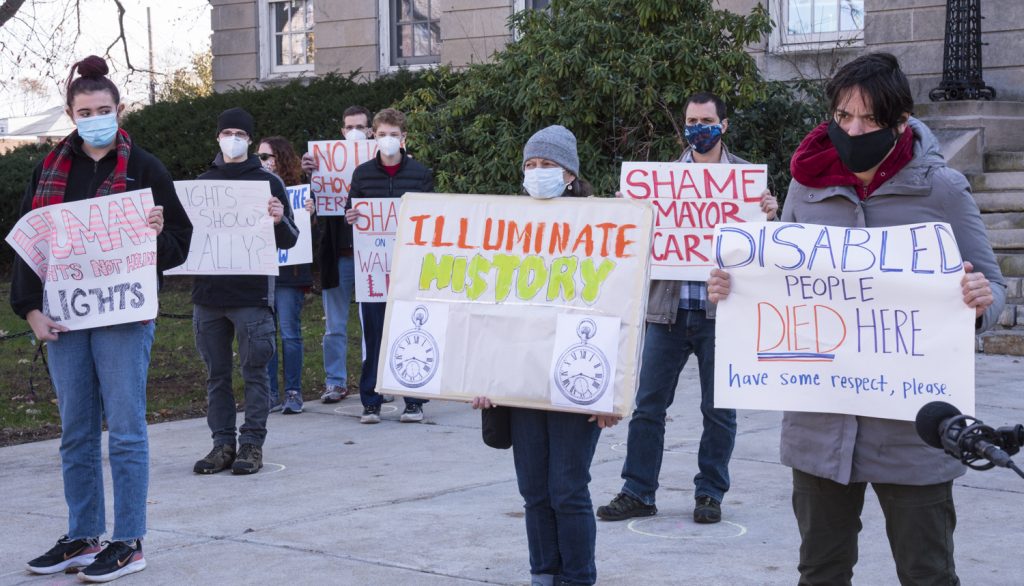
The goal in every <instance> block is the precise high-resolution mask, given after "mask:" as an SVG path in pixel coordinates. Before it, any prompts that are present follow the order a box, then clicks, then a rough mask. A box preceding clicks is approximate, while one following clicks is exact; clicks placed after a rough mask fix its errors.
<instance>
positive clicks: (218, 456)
mask: <svg viewBox="0 0 1024 586" xmlns="http://www.w3.org/2000/svg"><path fill="white" fill-rule="evenodd" d="M234 461H235V446H233V445H231V444H218V445H216V446H213V449H212V450H210V453H209V454H206V457H205V458H203V459H202V460H199V461H198V462H196V465H195V466H193V467H192V471H193V472H195V473H196V474H216V473H218V472H220V471H221V470H227V469H228V468H230V467H231V463H232V462H234Z"/></svg>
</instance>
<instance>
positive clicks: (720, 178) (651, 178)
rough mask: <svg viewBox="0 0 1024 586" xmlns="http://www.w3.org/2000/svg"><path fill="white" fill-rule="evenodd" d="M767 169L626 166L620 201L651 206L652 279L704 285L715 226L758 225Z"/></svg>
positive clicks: (621, 178)
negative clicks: (652, 221)
mask: <svg viewBox="0 0 1024 586" xmlns="http://www.w3.org/2000/svg"><path fill="white" fill-rule="evenodd" d="M767 186H768V167H767V166H766V165H721V164H719V165H705V164H698V163H646V162H625V163H623V164H622V173H621V174H620V175H619V191H620V192H621V193H622V195H623V197H627V198H632V199H639V200H644V201H650V202H651V204H653V205H654V238H653V243H652V245H651V259H652V260H651V278H652V279H663V280H669V281H705V280H707V278H708V273H710V272H711V269H713V268H714V267H715V259H714V257H713V255H712V251H711V239H712V237H713V235H714V230H715V226H718V225H719V224H731V223H736V222H760V221H764V220H765V218H766V216H765V214H764V212H762V211H761V206H760V203H759V202H760V201H761V194H762V193H763V192H764V190H765V189H766V188H767Z"/></svg>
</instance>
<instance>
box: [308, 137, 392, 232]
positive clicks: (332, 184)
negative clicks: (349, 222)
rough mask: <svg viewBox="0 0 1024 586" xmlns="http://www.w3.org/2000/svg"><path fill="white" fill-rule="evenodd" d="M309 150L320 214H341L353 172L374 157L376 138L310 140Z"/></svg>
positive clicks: (312, 182) (312, 180) (313, 187)
mask: <svg viewBox="0 0 1024 586" xmlns="http://www.w3.org/2000/svg"><path fill="white" fill-rule="evenodd" d="M309 152H310V153H312V154H313V159H314V160H315V161H316V163H317V165H318V169H317V170H316V171H314V172H313V175H312V176H311V177H310V179H309V183H310V186H311V187H312V190H313V195H314V196H315V197H316V213H317V215H319V216H344V215H345V204H346V203H347V202H348V192H349V190H351V188H352V172H353V171H355V170H356V167H358V166H359V165H362V164H363V163H365V162H367V161H370V160H372V159H373V158H374V157H375V156H377V141H375V140H311V141H309Z"/></svg>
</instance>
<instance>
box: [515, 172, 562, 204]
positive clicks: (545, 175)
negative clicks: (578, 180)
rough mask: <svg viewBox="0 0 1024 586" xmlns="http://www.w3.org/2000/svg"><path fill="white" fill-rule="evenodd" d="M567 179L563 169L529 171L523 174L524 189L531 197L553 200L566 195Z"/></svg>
mask: <svg viewBox="0 0 1024 586" xmlns="http://www.w3.org/2000/svg"><path fill="white" fill-rule="evenodd" d="M565 185H566V183H565V177H564V176H563V175H562V168H561V167H547V168H537V169H527V170H526V172H525V173H523V187H524V188H525V189H526V193H529V194H530V197H535V198H537V199H552V198H555V197H558V196H560V195H562V194H563V193H565Z"/></svg>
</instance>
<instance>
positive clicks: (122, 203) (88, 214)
mask: <svg viewBox="0 0 1024 586" xmlns="http://www.w3.org/2000/svg"><path fill="white" fill-rule="evenodd" d="M152 207H153V194H152V192H150V190H148V189H142V190H137V191H129V192H126V193H117V194H111V195H109V196H106V197H97V198H91V199H86V200H81V201H75V202H71V203H62V204H55V205H49V206H44V207H41V208H38V209H35V210H32V211H30V212H28V213H27V214H25V215H24V216H22V218H21V219H20V220H18V223H17V224H15V225H14V228H13V229H12V230H11V232H10V234H8V235H7V239H6V240H7V243H8V244H10V245H11V248H13V249H14V251H15V252H17V253H18V256H20V257H21V258H22V260H24V261H25V262H26V263H27V264H28V266H29V267H31V268H32V270H33V271H35V273H36V275H38V276H39V279H40V280H41V281H42V282H43V307H42V311H43V313H45V314H46V315H48V316H50V318H51V319H52V320H53V321H56V322H60V323H61V324H63V325H65V326H67V327H68V328H70V329H72V330H85V329H89V328H96V327H100V326H110V325H116V324H123V323H130V322H136V321H145V320H150V319H154V318H156V315H157V311H158V302H157V279H156V232H154V231H153V230H151V229H150V227H149V223H148V222H147V221H146V217H147V215H148V214H149V210H150V209H152Z"/></svg>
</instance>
